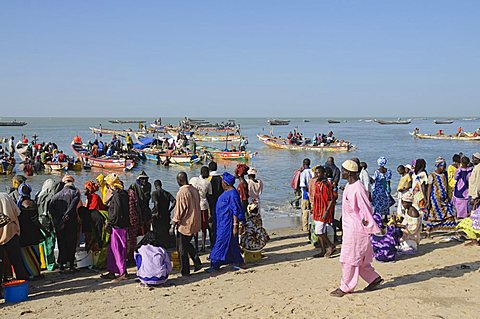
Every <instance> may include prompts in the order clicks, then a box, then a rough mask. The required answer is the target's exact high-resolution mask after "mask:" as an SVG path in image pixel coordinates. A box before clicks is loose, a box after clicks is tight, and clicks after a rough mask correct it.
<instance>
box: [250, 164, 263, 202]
mask: <svg viewBox="0 0 480 319" xmlns="http://www.w3.org/2000/svg"><path fill="white" fill-rule="evenodd" d="M247 174H248V181H247V182H248V195H249V196H248V201H249V203H257V208H258V210H259V211H260V196H261V195H262V193H263V182H262V180H260V179H258V178H257V170H256V169H255V168H250V169H249V170H248V171H247Z"/></svg>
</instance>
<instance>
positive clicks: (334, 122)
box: [327, 120, 341, 124]
mask: <svg viewBox="0 0 480 319" xmlns="http://www.w3.org/2000/svg"><path fill="white" fill-rule="evenodd" d="M327 122H328V123H330V124H339V123H341V122H340V121H337V120H327Z"/></svg>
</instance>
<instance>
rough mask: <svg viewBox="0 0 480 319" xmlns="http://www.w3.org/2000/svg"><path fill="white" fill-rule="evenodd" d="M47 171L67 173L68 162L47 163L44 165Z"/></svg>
mask: <svg viewBox="0 0 480 319" xmlns="http://www.w3.org/2000/svg"><path fill="white" fill-rule="evenodd" d="M44 166H45V169H46V170H50V171H66V170H68V162H60V163H59V162H46V163H45V164H44Z"/></svg>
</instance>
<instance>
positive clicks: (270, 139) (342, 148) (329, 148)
mask: <svg viewBox="0 0 480 319" xmlns="http://www.w3.org/2000/svg"><path fill="white" fill-rule="evenodd" d="M257 137H258V139H259V140H260V141H261V142H262V143H264V144H265V145H268V146H270V147H274V148H280V149H285V150H292V151H316V152H350V151H352V150H354V149H355V146H354V145H352V144H351V143H350V142H347V141H338V142H333V143H330V144H320V145H313V144H312V143H306V144H301V145H297V144H291V143H290V142H289V140H288V139H286V138H281V137H276V136H271V135H265V134H258V135H257Z"/></svg>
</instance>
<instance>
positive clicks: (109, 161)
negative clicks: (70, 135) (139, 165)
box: [71, 136, 135, 170]
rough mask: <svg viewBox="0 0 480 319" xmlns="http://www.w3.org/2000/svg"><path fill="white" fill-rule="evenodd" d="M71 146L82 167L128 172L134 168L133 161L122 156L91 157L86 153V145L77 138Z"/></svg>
mask: <svg viewBox="0 0 480 319" xmlns="http://www.w3.org/2000/svg"><path fill="white" fill-rule="evenodd" d="M71 146H72V150H73V153H74V154H75V156H77V157H78V158H80V160H81V161H82V163H83V165H87V166H91V167H97V168H104V169H122V170H130V169H132V168H133V167H134V166H135V161H134V160H133V159H130V158H126V157H122V156H100V157H93V156H92V155H91V154H90V153H89V152H88V149H87V147H86V145H84V144H83V143H82V139H81V138H80V137H78V136H77V137H75V138H74V139H73V141H72V144H71Z"/></svg>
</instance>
